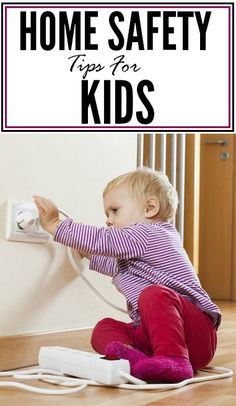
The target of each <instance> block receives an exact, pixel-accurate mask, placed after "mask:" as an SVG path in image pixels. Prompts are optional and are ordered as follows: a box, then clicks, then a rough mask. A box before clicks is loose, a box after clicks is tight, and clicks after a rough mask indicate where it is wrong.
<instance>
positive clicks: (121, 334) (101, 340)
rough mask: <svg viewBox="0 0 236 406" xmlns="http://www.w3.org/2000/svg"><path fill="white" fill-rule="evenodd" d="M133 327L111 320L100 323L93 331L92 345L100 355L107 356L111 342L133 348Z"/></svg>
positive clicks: (129, 324)
mask: <svg viewBox="0 0 236 406" xmlns="http://www.w3.org/2000/svg"><path fill="white" fill-rule="evenodd" d="M133 330H134V329H133V325H132V323H124V322H122V321H117V320H114V319H111V318H106V319H103V320H101V321H99V322H98V323H97V324H96V326H95V327H94V329H93V332H92V337H91V344H92V347H93V349H94V350H95V351H97V352H98V353H99V354H105V348H106V346H107V344H109V343H110V342H111V341H118V342H120V343H123V344H126V345H130V346H133V345H134V342H133V336H134V331H133Z"/></svg>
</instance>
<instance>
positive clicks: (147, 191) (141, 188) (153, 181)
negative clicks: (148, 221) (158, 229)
mask: <svg viewBox="0 0 236 406" xmlns="http://www.w3.org/2000/svg"><path fill="white" fill-rule="evenodd" d="M124 184H127V185H128V187H129V189H130V192H131V193H132V195H133V196H134V197H135V198H136V199H138V200H141V201H142V200H144V199H147V198H148V197H151V196H154V197H156V198H157V199H158V201H159V204H160V208H159V212H158V215H157V218H158V219H161V220H165V221H171V220H173V219H174V217H175V214H176V210H177V206H178V194H177V191H176V190H175V188H174V187H173V186H172V184H171V183H170V181H169V179H168V177H167V176H166V175H165V174H164V173H163V172H160V171H153V170H152V169H150V168H138V169H136V170H134V171H131V172H128V173H124V174H123V175H120V176H118V177H116V178H115V179H113V180H111V181H110V182H109V183H108V184H107V186H106V187H105V189H104V191H103V196H105V194H106V193H107V192H109V191H110V190H112V189H113V188H115V187H117V186H122V185H124Z"/></svg>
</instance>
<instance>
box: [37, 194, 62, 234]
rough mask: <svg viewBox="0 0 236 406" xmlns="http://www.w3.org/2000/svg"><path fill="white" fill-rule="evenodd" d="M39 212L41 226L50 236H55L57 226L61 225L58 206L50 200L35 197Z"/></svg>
mask: <svg viewBox="0 0 236 406" xmlns="http://www.w3.org/2000/svg"><path fill="white" fill-rule="evenodd" d="M33 198H34V202H35V204H36V206H37V208H38V211H39V219H40V224H41V226H42V227H43V228H44V229H45V230H46V231H48V232H49V233H50V234H54V233H55V231H56V228H57V226H58V225H59V224H60V223H61V220H60V218H59V210H58V208H57V206H56V205H55V204H54V203H53V202H52V201H51V200H49V199H46V198H45V197H41V196H33Z"/></svg>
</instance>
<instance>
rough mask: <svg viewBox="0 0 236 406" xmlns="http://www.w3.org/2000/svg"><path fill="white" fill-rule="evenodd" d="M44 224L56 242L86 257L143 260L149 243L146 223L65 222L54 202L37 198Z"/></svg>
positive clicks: (67, 220)
mask: <svg viewBox="0 0 236 406" xmlns="http://www.w3.org/2000/svg"><path fill="white" fill-rule="evenodd" d="M34 199H35V204H36V206H37V207H38V210H39V214H40V222H41V224H42V226H43V228H45V230H47V231H48V232H50V233H51V234H53V236H54V240H55V241H57V242H60V243H61V244H63V245H66V246H67V247H71V248H74V249H77V250H79V251H80V252H83V253H84V254H85V255H86V256H88V257H89V256H91V255H99V256H101V255H102V256H108V257H113V258H117V259H118V258H119V259H128V258H140V257H142V256H143V254H144V252H145V250H146V246H147V243H148V231H147V229H146V227H145V226H144V225H143V224H137V225H136V226H135V225H134V226H133V227H132V226H130V227H127V228H113V227H95V226H89V225H85V224H81V223H75V222H73V220H72V219H66V220H63V221H61V220H60V218H59V211H58V209H57V207H56V206H55V205H54V203H52V202H51V201H50V200H48V199H46V198H42V197H39V196H35V197H34Z"/></svg>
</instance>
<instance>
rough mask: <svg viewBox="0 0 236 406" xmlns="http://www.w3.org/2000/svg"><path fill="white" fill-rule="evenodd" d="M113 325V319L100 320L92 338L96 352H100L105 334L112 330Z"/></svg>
mask: <svg viewBox="0 0 236 406" xmlns="http://www.w3.org/2000/svg"><path fill="white" fill-rule="evenodd" d="M113 323H114V320H113V319H111V318H109V317H106V318H105V319H102V320H100V321H99V322H98V323H97V324H96V326H95V327H94V329H93V331H92V336H91V345H92V347H93V349H94V350H95V351H97V352H99V351H100V348H101V340H102V339H103V337H104V333H106V332H107V330H108V329H110V328H111V326H112V324H113Z"/></svg>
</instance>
